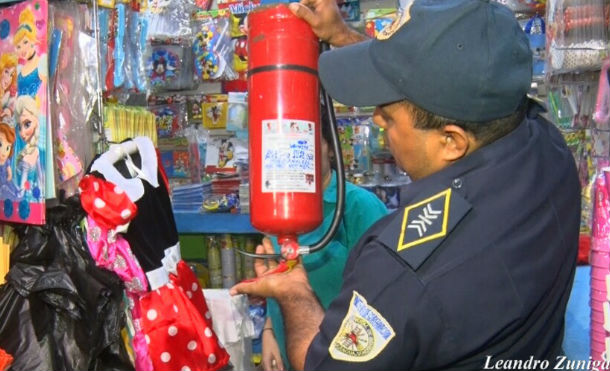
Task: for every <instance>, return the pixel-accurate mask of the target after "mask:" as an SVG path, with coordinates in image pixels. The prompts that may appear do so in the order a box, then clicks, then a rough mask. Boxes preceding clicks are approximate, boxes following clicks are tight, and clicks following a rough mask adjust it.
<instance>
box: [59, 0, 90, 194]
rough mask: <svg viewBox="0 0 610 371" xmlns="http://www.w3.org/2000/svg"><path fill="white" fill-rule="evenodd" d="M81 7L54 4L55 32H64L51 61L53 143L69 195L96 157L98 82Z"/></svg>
mask: <svg viewBox="0 0 610 371" xmlns="http://www.w3.org/2000/svg"><path fill="white" fill-rule="evenodd" d="M82 10H83V9H82V8H81V7H80V6H74V4H69V3H68V4H66V3H54V4H53V12H52V14H53V18H54V27H55V31H54V34H57V35H61V36H60V40H61V42H59V43H58V44H57V46H59V48H58V49H57V59H56V62H52V63H51V67H52V68H51V69H50V72H51V80H50V81H51V83H52V84H53V85H52V88H53V89H52V91H53V93H54V94H53V95H52V97H51V98H52V99H51V100H52V103H53V104H52V105H51V108H52V109H51V117H52V123H53V145H54V148H55V165H56V168H57V186H58V188H59V189H60V190H63V191H64V192H65V194H66V196H71V195H72V194H74V193H75V192H76V190H77V185H78V181H79V180H80V178H81V177H82V175H83V169H84V165H85V164H86V163H87V162H88V161H90V160H91V159H92V158H93V152H92V148H91V146H90V145H87V143H91V142H92V132H91V129H90V127H89V125H88V120H89V118H90V116H91V113H92V110H93V105H94V101H95V98H96V94H95V85H93V83H95V82H94V81H91V80H90V79H88V78H87V76H88V73H87V69H88V67H87V58H86V55H87V54H86V53H87V50H86V49H82V48H81V45H80V44H81V39H82V41H86V38H87V37H88V36H87V35H86V34H85V32H84V22H85V20H84V17H83V14H84V12H83V11H82Z"/></svg>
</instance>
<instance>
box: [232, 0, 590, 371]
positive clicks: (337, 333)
mask: <svg viewBox="0 0 610 371" xmlns="http://www.w3.org/2000/svg"><path fill="white" fill-rule="evenodd" d="M405 3H406V4H407V5H406V7H405V9H403V11H402V13H401V14H400V15H399V17H397V20H396V21H395V22H394V23H393V24H391V25H390V26H388V28H386V29H385V30H384V31H383V32H381V33H380V35H379V36H378V37H377V38H376V39H374V40H368V41H364V42H359V43H355V44H353V45H348V46H343V47H339V48H336V49H334V50H332V51H329V52H326V53H324V54H323V55H322V56H321V57H320V61H319V74H320V78H321V81H322V83H323V85H324V87H325V88H326V90H327V91H328V92H329V93H330V94H331V96H333V97H334V98H335V99H336V100H338V101H339V102H342V103H345V104H348V105H356V106H365V105H376V106H377V107H376V110H375V113H374V117H373V120H374V122H375V123H376V124H377V125H379V126H381V127H382V128H384V129H385V132H386V133H387V140H388V142H389V146H390V149H391V151H392V154H393V155H394V158H395V159H396V162H397V164H399V165H400V166H401V167H402V168H403V169H404V170H405V171H406V172H407V173H408V174H409V176H410V177H411V178H412V179H413V180H414V182H413V183H411V184H410V185H409V186H408V188H407V190H406V195H405V197H403V202H404V204H403V206H402V207H401V208H399V209H398V211H396V212H395V213H393V214H392V215H390V216H388V217H386V218H383V219H381V220H380V221H379V222H378V223H376V224H375V225H374V226H373V227H372V228H371V229H370V230H369V231H367V233H365V234H364V235H363V237H362V238H361V240H360V242H359V243H358V245H357V246H356V247H354V249H353V250H352V252H351V254H350V257H349V259H348V261H347V264H346V267H345V271H344V284H343V287H342V289H341V292H340V294H339V296H338V297H337V298H336V299H335V300H334V301H333V302H332V303H331V305H330V307H329V308H328V310H327V311H326V313H324V312H323V311H322V309H321V308H320V306H319V304H318V302H317V300H316V298H315V296H314V295H313V293H312V291H311V288H310V286H309V283H308V281H307V275H306V273H305V271H304V270H303V268H302V266H300V265H297V266H296V267H295V268H294V269H293V270H292V271H290V272H288V273H283V274H274V275H266V276H265V272H266V269H267V265H265V263H264V262H262V261H258V262H257V266H256V269H257V273H258V275H259V276H263V277H261V278H260V279H259V280H258V281H256V282H253V283H243V284H238V285H236V286H235V287H234V288H233V289H232V293H233V294H236V293H247V294H253V295H259V296H266V297H274V298H275V299H276V300H277V301H278V302H279V303H280V306H281V309H282V313H283V316H284V321H285V327H286V337H287V340H286V341H287V348H288V353H289V357H290V361H291V363H292V364H293V365H294V366H295V367H297V368H298V369H306V370H431V369H437V370H475V369H483V368H489V367H495V366H496V365H498V364H500V365H503V364H506V363H503V362H505V361H506V362H508V361H510V362H511V363H510V364H512V365H518V364H519V361H525V360H530V359H531V360H533V361H538V362H537V365H539V366H541V365H542V366H544V365H549V363H550V365H552V362H553V361H554V359H555V357H556V356H558V355H560V354H561V351H562V350H561V343H562V339H563V329H564V314H565V309H566V304H567V301H568V297H569V294H570V289H571V286H572V279H573V275H574V268H575V262H576V255H577V245H578V233H579V217H580V186H579V182H578V178H577V173H576V167H575V161H574V159H573V157H572V155H571V153H570V151H569V150H568V148H567V147H566V144H565V142H564V140H563V138H562V136H561V134H560V133H559V131H558V130H557V129H556V128H555V127H554V126H553V125H552V124H551V123H549V122H548V121H546V120H545V119H544V118H542V117H541V116H540V113H541V111H542V108H541V107H540V106H539V105H538V104H536V103H534V102H533V101H532V100H529V99H527V97H526V93H527V92H528V90H529V88H530V82H531V81H530V80H531V75H532V54H531V52H530V49H529V46H528V40H527V38H526V36H525V34H524V33H523V31H522V30H521V28H520V26H519V24H518V22H517V21H516V19H515V17H514V15H513V14H512V13H511V11H510V10H509V9H507V8H505V7H504V6H502V5H499V4H498V3H495V2H490V1H488V0H414V1H413V2H412V3H408V2H405ZM291 6H292V7H294V8H295V9H294V11H295V12H296V14H297V15H299V16H301V17H302V18H304V19H305V20H307V21H308V22H309V23H310V24H311V25H312V28H313V29H314V31H315V32H316V33H317V35H318V36H320V37H321V38H323V39H326V40H328V41H330V42H331V43H333V44H336V45H346V44H349V43H351V42H354V41H357V40H359V39H360V36H358V35H357V34H356V33H354V32H353V31H351V30H349V29H348V28H347V26H345V24H344V23H342V22H341V21H340V16H338V12H337V11H336V2H335V0H303V3H302V4H301V5H297V4H294V5H291ZM271 251H272V250H271V246H270V245H269V243H268V241H264V243H263V245H261V246H259V247H258V252H261V253H263V252H268V253H269V252H271ZM270 265H273V264H271V263H270ZM498 362H499V363H498ZM546 362H549V363H546ZM531 363H532V362H530V364H531ZM521 364H523V363H521ZM547 367H548V366H547Z"/></svg>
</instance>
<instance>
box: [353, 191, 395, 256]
mask: <svg viewBox="0 0 610 371" xmlns="http://www.w3.org/2000/svg"><path fill="white" fill-rule="evenodd" d="M346 189H347V194H346V195H345V212H344V214H343V218H344V221H345V232H346V236H347V247H348V249H351V248H352V247H354V245H355V244H356V243H357V242H358V240H360V237H362V235H363V234H364V232H366V231H367V229H369V227H370V226H372V225H373V224H375V222H377V221H378V220H379V219H381V218H383V217H384V216H386V215H387V214H388V209H387V208H386V207H385V205H384V204H383V202H381V200H380V199H379V198H378V197H377V196H376V195H375V194H374V193H372V192H369V191H367V190H366V189H364V188H360V187H358V186H356V185H353V184H347V186H346Z"/></svg>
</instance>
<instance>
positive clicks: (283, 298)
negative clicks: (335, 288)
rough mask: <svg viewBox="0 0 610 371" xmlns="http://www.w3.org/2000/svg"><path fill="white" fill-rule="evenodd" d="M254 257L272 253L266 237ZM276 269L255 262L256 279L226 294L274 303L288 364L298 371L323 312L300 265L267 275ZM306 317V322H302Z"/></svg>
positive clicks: (274, 264) (298, 263)
mask: <svg viewBox="0 0 610 371" xmlns="http://www.w3.org/2000/svg"><path fill="white" fill-rule="evenodd" d="M256 253H257V254H273V246H272V245H271V241H269V239H267V238H265V239H263V244H262V245H259V246H258V247H257V248H256ZM276 267H277V263H276V262H274V261H268V262H265V260H264V259H256V260H255V261H254V270H255V271H256V275H257V276H258V279H257V280H255V281H253V282H241V283H238V284H237V285H235V286H233V287H232V288H231V290H230V291H229V293H230V294H231V295H236V294H248V295H255V296H262V297H272V298H275V299H276V300H277V302H278V303H279V305H280V309H281V310H282V315H283V316H284V327H285V330H284V331H285V335H286V349H287V351H288V359H289V361H290V364H291V365H292V366H293V367H294V368H295V369H297V370H302V369H303V368H304V367H305V356H306V355H307V349H308V348H309V345H310V344H311V342H312V340H313V338H314V337H315V335H316V334H317V333H318V326H320V323H322V319H323V317H324V310H323V309H322V307H321V306H320V303H319V302H318V298H317V297H316V295H315V294H314V292H313V290H312V289H311V286H310V285H309V281H308V279H307V273H306V272H305V268H303V265H302V264H301V262H300V259H299V262H297V264H296V265H295V266H294V267H293V268H292V269H291V270H289V271H287V272H283V273H270V272H272V271H273V270H274V269H275V268H276ZM304 318H307V320H306V321H304V320H303V319H304Z"/></svg>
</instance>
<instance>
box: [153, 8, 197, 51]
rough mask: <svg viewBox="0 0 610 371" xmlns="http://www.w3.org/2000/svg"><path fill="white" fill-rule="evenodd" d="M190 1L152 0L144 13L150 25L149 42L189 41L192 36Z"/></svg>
mask: <svg viewBox="0 0 610 371" xmlns="http://www.w3.org/2000/svg"><path fill="white" fill-rule="evenodd" d="M191 13H192V4H191V2H189V1H188V0H151V1H149V2H148V7H147V8H146V10H145V11H144V16H145V17H146V19H147V23H148V40H149V41H151V42H167V41H174V42H176V41H180V40H188V39H190V38H191V36H192V30H191V24H190V15H191Z"/></svg>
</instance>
